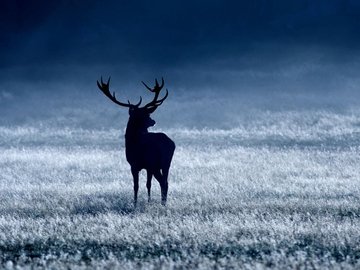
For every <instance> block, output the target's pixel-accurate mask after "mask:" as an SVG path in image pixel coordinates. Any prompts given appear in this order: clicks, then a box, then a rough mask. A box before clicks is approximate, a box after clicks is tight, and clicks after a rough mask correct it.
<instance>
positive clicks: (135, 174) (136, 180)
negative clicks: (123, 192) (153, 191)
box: [131, 168, 139, 206]
mask: <svg viewBox="0 0 360 270" xmlns="http://www.w3.org/2000/svg"><path fill="white" fill-rule="evenodd" d="M131 173H132V176H133V179H134V206H136V203H137V196H138V190H139V171H138V170H136V169H134V168H131Z"/></svg>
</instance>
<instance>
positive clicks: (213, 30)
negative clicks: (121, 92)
mask: <svg viewBox="0 0 360 270" xmlns="http://www.w3.org/2000/svg"><path fill="white" fill-rule="evenodd" d="M0 29H1V36H0V59H1V61H0V69H1V70H2V73H3V74H9V70H10V71H13V70H20V69H21V70H23V71H24V70H25V75H26V73H27V72H26V71H29V72H30V73H28V74H32V73H31V71H34V70H42V72H46V70H52V69H53V68H54V67H56V68H57V70H58V71H59V70H60V71H61V70H62V71H64V72H65V71H67V72H69V69H70V68H69V67H80V68H81V69H82V70H84V69H92V68H93V69H95V70H96V71H103V70H105V71H106V68H104V67H108V66H116V67H117V68H118V69H119V70H126V69H133V70H139V71H140V70H142V71H146V72H150V73H151V72H154V73H155V74H158V72H162V71H164V70H173V69H176V68H178V69H192V68H194V67H204V68H210V67H214V68H218V69H239V68H243V67H244V65H245V66H246V64H248V65H258V66H262V65H264V66H266V65H269V62H272V60H271V59H272V58H277V59H278V58H281V57H282V56H284V58H286V57H287V56H288V55H291V54H293V52H294V51H295V52H299V51H301V50H304V49H305V50H307V49H309V48H310V49H309V50H311V48H316V50H320V51H321V50H327V51H329V52H330V56H329V57H330V58H329V59H330V61H332V60H331V59H333V58H336V59H337V58H340V59H341V58H343V57H342V55H343V54H345V53H348V54H350V55H351V54H352V53H353V52H357V50H358V49H357V48H358V47H359V45H360V34H359V33H360V2H359V1H357V0H317V1H314V0H296V1H295V0H252V1H220V0H219V1H211V0H206V1H205V0H204V1H202V0H201V1H177V0H175V1H169V0H167V1H163V0H161V1H131V0H128V1H124V0H120V1H115V0H114V1H94V0H88V1H79V0H78V1H76V0H72V1H66V0H62V1H45V0H40V1H39V0H38V1H37V0H34V1H27V0H22V1H21V0H2V1H1V2H0ZM249 55H251V56H252V61H250V62H249V61H248V59H249V58H246V56H249ZM244 57H245V59H246V60H242V59H244ZM350 58H351V56H350ZM269 59H270V60H269ZM99 67H100V68H99ZM25 75H24V74H23V75H22V76H25ZM4 76H5V75H0V78H2V80H4V79H6V77H4ZM11 76H13V75H11ZM11 76H10V77H11ZM119 76H120V75H119Z"/></svg>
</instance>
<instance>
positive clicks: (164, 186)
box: [154, 170, 168, 205]
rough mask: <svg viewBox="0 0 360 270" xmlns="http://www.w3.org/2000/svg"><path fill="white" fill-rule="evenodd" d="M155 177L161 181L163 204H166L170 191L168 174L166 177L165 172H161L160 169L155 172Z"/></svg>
mask: <svg viewBox="0 0 360 270" xmlns="http://www.w3.org/2000/svg"><path fill="white" fill-rule="evenodd" d="M154 176H155V178H156V179H157V180H158V181H159V183H160V188H161V204H162V205H166V198H167V192H168V182H167V174H166V178H165V177H164V175H163V174H161V172H160V170H159V171H157V172H156V173H154Z"/></svg>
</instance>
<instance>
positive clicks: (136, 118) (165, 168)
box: [98, 79, 175, 205]
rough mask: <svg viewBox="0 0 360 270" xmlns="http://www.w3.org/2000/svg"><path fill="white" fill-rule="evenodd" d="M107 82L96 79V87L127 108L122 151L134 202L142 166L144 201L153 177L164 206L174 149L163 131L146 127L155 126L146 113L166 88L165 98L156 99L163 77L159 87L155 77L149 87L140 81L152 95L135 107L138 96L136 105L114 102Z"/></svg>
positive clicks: (149, 111)
mask: <svg viewBox="0 0 360 270" xmlns="http://www.w3.org/2000/svg"><path fill="white" fill-rule="evenodd" d="M109 81H110V79H109ZM109 81H108V82H107V83H104V82H103V81H102V80H101V84H100V83H99V82H98V87H99V88H100V90H101V91H102V92H103V93H104V94H105V95H106V96H107V97H108V98H110V99H111V100H112V101H113V102H114V103H116V104H118V105H121V106H124V107H128V108H129V121H128V124H127V127H126V132H125V149H126V150H125V153H126V159H127V161H128V163H129V164H130V167H131V173H132V176H133V180H134V204H135V205H136V202H137V194H138V190H139V172H140V171H141V170H142V169H145V170H146V171H147V182H146V187H147V190H148V200H149V201H150V191H151V179H152V177H153V176H154V177H155V179H156V180H158V182H159V184H160V188H161V202H162V204H163V205H165V204H166V200H167V192H168V175H169V168H170V164H171V160H172V157H173V154H174V151H175V143H174V142H173V141H172V140H171V139H170V138H169V137H168V136H167V135H166V134H164V133H151V132H148V128H149V127H151V126H154V125H155V121H154V120H153V119H151V118H150V114H151V113H152V112H154V111H155V109H156V108H157V107H158V106H159V105H161V103H162V102H163V101H164V100H165V99H166V98H167V95H168V92H167V90H166V95H165V97H163V98H162V99H160V100H158V95H159V93H160V90H161V89H162V87H163V85H164V80H162V84H161V86H160V85H159V84H158V82H157V80H155V82H156V84H155V87H154V88H153V89H151V88H150V87H148V86H147V85H146V84H144V85H145V86H146V88H147V89H149V90H150V91H151V92H154V93H155V97H154V99H153V101H152V102H150V103H148V104H147V105H145V106H144V107H142V108H139V105H140V103H141V99H140V102H139V103H138V104H137V105H133V104H130V102H128V104H126V103H122V102H119V101H117V100H116V98H115V93H113V95H111V94H110V91H109Z"/></svg>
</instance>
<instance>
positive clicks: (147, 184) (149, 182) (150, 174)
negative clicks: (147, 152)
mask: <svg viewBox="0 0 360 270" xmlns="http://www.w3.org/2000/svg"><path fill="white" fill-rule="evenodd" d="M151 178H152V173H151V172H150V171H147V181H146V188H147V191H148V202H150V199H151V198H150V191H151Z"/></svg>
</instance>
